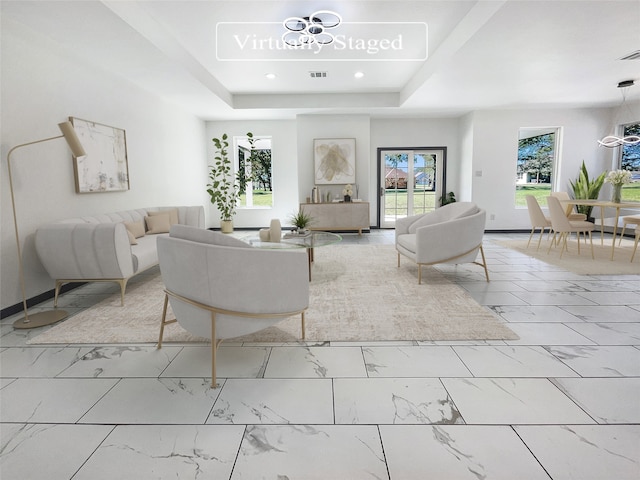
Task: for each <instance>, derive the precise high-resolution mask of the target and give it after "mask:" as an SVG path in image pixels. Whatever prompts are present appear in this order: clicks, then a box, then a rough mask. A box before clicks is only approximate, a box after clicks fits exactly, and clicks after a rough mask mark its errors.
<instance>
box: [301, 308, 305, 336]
mask: <svg viewBox="0 0 640 480" xmlns="http://www.w3.org/2000/svg"><path fill="white" fill-rule="evenodd" d="M301 316H302V340H304V339H305V336H306V331H305V324H304V311H303V312H302V313H301Z"/></svg>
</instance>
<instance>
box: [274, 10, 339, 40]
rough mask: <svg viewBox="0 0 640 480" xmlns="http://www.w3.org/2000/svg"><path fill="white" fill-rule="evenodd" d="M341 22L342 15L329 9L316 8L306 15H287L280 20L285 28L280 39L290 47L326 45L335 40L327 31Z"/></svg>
mask: <svg viewBox="0 0 640 480" xmlns="http://www.w3.org/2000/svg"><path fill="white" fill-rule="evenodd" d="M341 23H342V17H341V16H340V15H339V14H337V13H336V12H332V11H330V10H318V11H317V12H313V13H312V14H311V15H309V16H308V17H289V18H287V19H285V20H284V21H283V22H282V25H283V26H284V28H285V29H286V31H285V33H284V34H283V35H282V41H283V42H284V43H286V44H287V45H289V46H291V47H303V46H305V45H312V44H318V45H328V44H330V43H332V42H333V41H334V40H335V37H334V36H333V34H332V33H330V32H328V31H327V30H330V29H332V28H336V27H337V26H338V25H340V24H341Z"/></svg>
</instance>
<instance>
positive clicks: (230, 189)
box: [207, 133, 240, 233]
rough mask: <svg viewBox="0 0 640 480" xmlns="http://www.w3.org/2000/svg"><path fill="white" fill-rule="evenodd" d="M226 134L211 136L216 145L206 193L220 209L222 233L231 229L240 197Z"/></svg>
mask: <svg viewBox="0 0 640 480" xmlns="http://www.w3.org/2000/svg"><path fill="white" fill-rule="evenodd" d="M227 138H228V137H227V134H226V133H225V134H223V135H222V137H221V138H213V139H212V141H213V144H214V145H215V147H216V152H215V154H214V159H213V160H214V161H213V165H210V166H209V180H210V183H208V184H207V187H209V188H207V193H208V194H209V196H210V197H211V203H212V204H214V205H215V206H216V207H217V208H218V210H219V211H220V220H221V222H220V229H221V230H222V232H223V233H231V232H232V231H233V216H234V215H235V213H236V206H237V205H238V200H239V198H240V187H239V185H238V183H237V182H236V178H235V176H234V175H233V174H232V168H231V167H232V166H231V159H230V158H229V154H228V148H229V142H228V141H227Z"/></svg>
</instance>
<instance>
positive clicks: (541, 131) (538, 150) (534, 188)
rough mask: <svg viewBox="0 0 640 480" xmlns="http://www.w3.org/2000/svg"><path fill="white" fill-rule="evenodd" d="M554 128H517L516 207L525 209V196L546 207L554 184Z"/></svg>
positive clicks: (555, 152)
mask: <svg viewBox="0 0 640 480" xmlns="http://www.w3.org/2000/svg"><path fill="white" fill-rule="evenodd" d="M557 138H558V128H555V127H549V128H521V129H520V131H519V136H518V158H517V161H516V196H515V204H516V207H526V205H527V202H526V200H525V198H524V197H525V195H533V196H534V197H536V199H537V200H538V203H539V204H541V205H546V204H547V200H546V197H548V196H549V194H550V193H551V190H552V185H553V182H554V171H555V168H556V162H557V151H558V149H557V146H556V145H557Z"/></svg>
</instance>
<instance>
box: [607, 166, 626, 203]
mask: <svg viewBox="0 0 640 480" xmlns="http://www.w3.org/2000/svg"><path fill="white" fill-rule="evenodd" d="M604 181H605V182H609V183H610V184H611V185H612V186H613V192H612V194H611V201H612V202H614V203H620V201H621V200H622V186H623V185H624V184H626V183H631V172H630V171H628V170H612V171H610V172H609V173H608V174H607V178H605V179H604Z"/></svg>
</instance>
